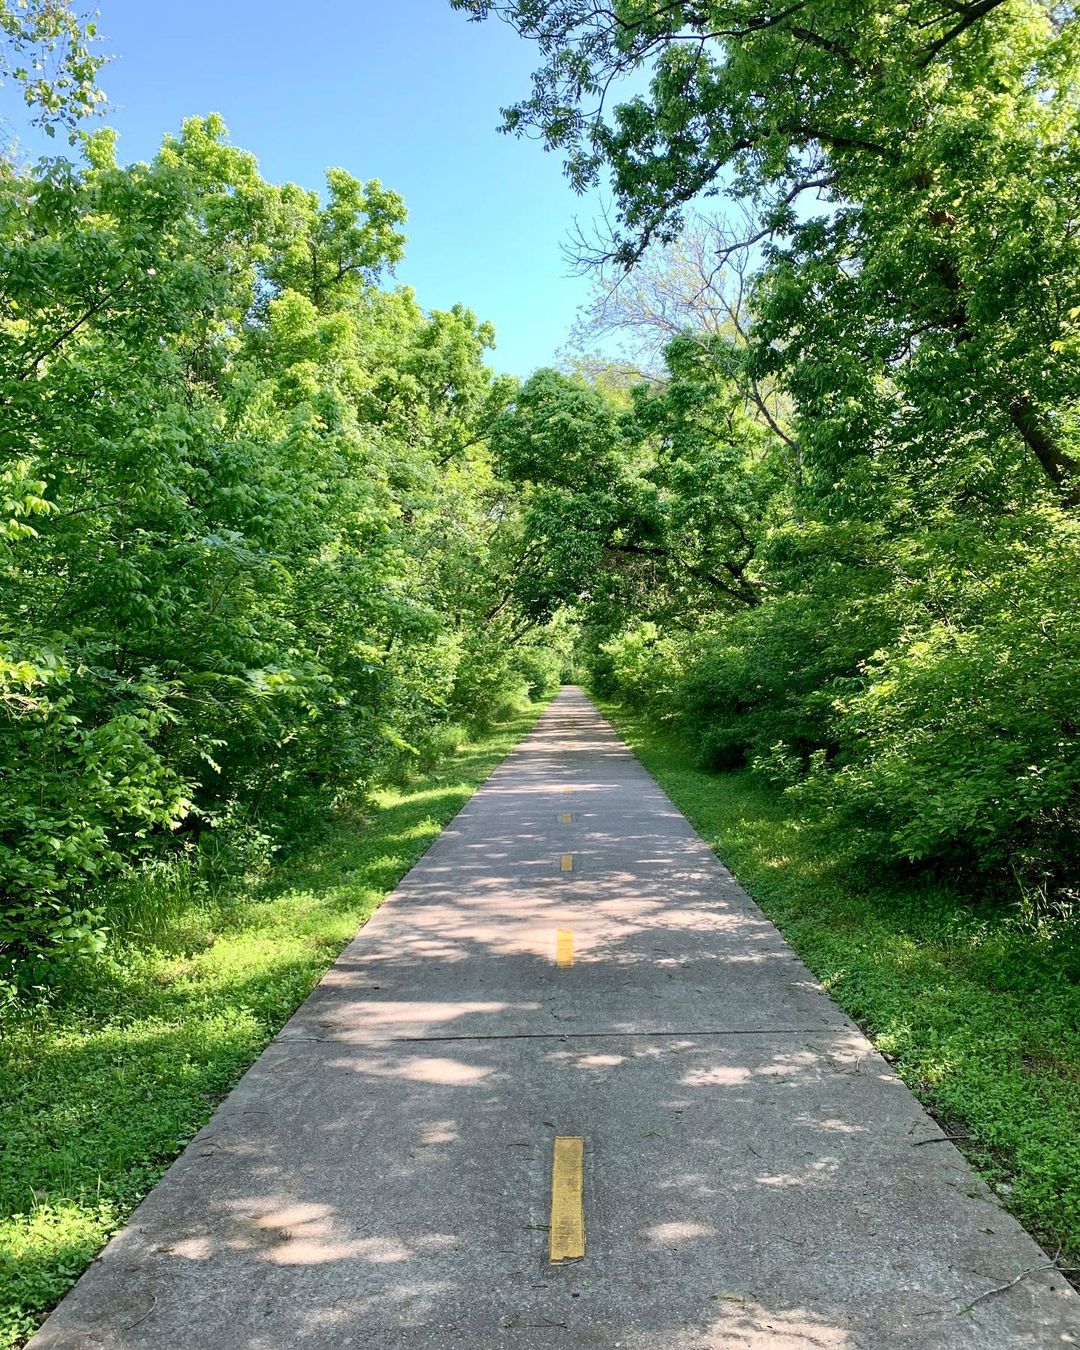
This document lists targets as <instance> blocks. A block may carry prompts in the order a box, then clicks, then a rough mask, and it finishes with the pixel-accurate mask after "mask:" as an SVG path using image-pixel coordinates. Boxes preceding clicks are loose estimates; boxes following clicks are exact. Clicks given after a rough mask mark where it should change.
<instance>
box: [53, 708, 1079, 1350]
mask: <svg viewBox="0 0 1080 1350" xmlns="http://www.w3.org/2000/svg"><path fill="white" fill-rule="evenodd" d="M567 789H569V791H567ZM567 859H569V864H568V865H567V862H566V860H567ZM560 933H562V934H564V935H568V936H569V942H567V941H566V938H565V937H564V940H563V946H562V947H561V948H560V946H559V943H558V934H560ZM560 951H561V952H562V953H563V954H564V956H565V958H566V959H565V960H563V961H562V962H561V963H560V962H559V960H558V959H557V958H558V955H559V952H560ZM568 952H572V957H570V956H566V953H568ZM939 1135H940V1131H939V1130H938V1128H937V1127H936V1125H935V1124H934V1122H933V1121H932V1120H930V1119H929V1118H928V1117H927V1116H926V1114H925V1113H924V1112H923V1111H922V1109H921V1108H920V1107H919V1105H918V1104H917V1102H916V1101H915V1100H914V1098H913V1097H912V1096H911V1094H910V1093H909V1092H908V1091H907V1089H906V1088H905V1087H904V1086H903V1085H902V1084H901V1083H900V1081H899V1080H898V1079H897V1078H896V1076H895V1075H894V1074H893V1073H892V1072H891V1070H890V1069H889V1066H888V1065H887V1064H886V1063H885V1061H884V1060H883V1059H882V1058H881V1057H880V1056H879V1055H878V1054H877V1053H876V1052H875V1051H874V1050H873V1049H872V1047H871V1046H870V1045H869V1043H868V1042H867V1041H866V1039H865V1038H864V1037H863V1035H862V1034H861V1033H860V1032H859V1031H858V1029H857V1028H856V1027H855V1026H854V1025H853V1024H852V1023H851V1022H850V1021H849V1019H847V1018H846V1017H845V1016H844V1015H843V1014H842V1013H841V1012H840V1010H839V1009H838V1008H837V1007H836V1006H835V1004H833V1003H832V1001H831V1000H830V999H829V998H828V997H827V996H826V995H825V993H824V991H823V990H822V989H821V987H820V985H819V984H818V983H817V981H816V980H814V978H813V977H812V976H811V974H810V972H809V971H807V970H806V968H805V967H804V966H803V965H802V964H801V962H799V961H798V959H797V958H796V957H795V956H794V954H793V952H792V951H791V949H790V948H789V947H788V946H787V944H786V943H785V942H784V941H783V939H782V938H781V936H780V934H779V933H778V932H777V930H776V929H775V928H774V927H773V925H772V924H770V923H769V922H768V921H767V920H766V919H765V918H764V916H763V915H762V914H761V912H760V911H759V910H758V909H757V907H756V906H755V905H754V904H753V902H752V901H751V900H750V899H749V897H748V896H747V895H746V894H745V893H744V892H743V891H742V890H741V889H740V887H739V886H738V885H737V884H736V883H735V881H734V880H733V878H732V877H731V875H730V874H729V873H728V872H727V871H726V870H725V869H724V868H723V867H722V866H721V864H720V863H719V862H718V861H717V860H716V858H715V857H714V856H713V855H712V853H711V852H710V851H709V849H708V848H707V847H706V846H705V845H704V843H702V841H701V840H700V839H699V838H698V837H697V836H696V835H695V834H694V833H693V831H692V830H691V829H690V827H689V825H688V824H687V822H686V820H685V819H684V818H683V817H682V816H681V815H680V814H679V813H678V812H677V811H676V810H675V809H674V808H673V807H672V805H671V803H670V802H669V801H668V799H667V798H666V797H665V796H664V794H663V793H661V792H660V790H659V789H658V788H657V787H656V785H655V784H654V783H653V782H652V780H651V779H650V778H649V777H648V775H647V774H646V773H645V772H644V770H643V769H642V768H641V767H640V765H639V764H638V763H637V762H636V761H635V760H634V759H633V757H632V756H631V755H630V754H629V753H628V752H627V751H626V750H625V748H624V747H622V745H621V744H620V743H619V741H618V740H617V738H616V737H615V736H614V734H613V733H612V732H611V730H610V728H609V727H608V726H607V724H606V723H604V722H603V721H602V719H600V718H599V717H598V716H597V714H596V713H595V710H593V709H592V707H591V705H590V704H589V703H588V702H587V701H586V700H585V699H584V698H583V697H582V696H581V695H580V693H578V692H576V691H565V692H564V693H563V695H562V696H561V697H560V698H559V699H558V700H557V701H556V702H555V704H553V705H552V707H551V708H550V709H549V711H548V713H547V714H546V715H545V717H544V718H543V719H542V720H541V722H540V723H539V724H538V726H537V728H536V730H535V731H534V732H533V733H532V734H531V735H530V736H529V737H528V738H527V739H526V740H525V741H524V742H523V744H522V745H521V746H520V747H519V749H518V750H517V751H516V752H515V753H514V754H513V755H512V756H511V757H510V758H509V759H508V760H507V761H506V762H505V763H504V764H503V765H502V766H501V767H500V768H499V769H498V770H497V771H496V772H495V773H494V774H493V775H492V777H491V779H490V780H489V781H488V783H487V784H486V785H485V787H484V788H483V789H482V790H481V791H480V792H479V793H477V794H476V796H475V797H474V798H473V799H472V801H471V802H470V803H469V804H468V806H466V807H465V809H464V810H463V811H462V812H461V813H460V815H459V816H458V817H457V818H456V819H455V820H454V821H453V822H452V824H451V825H450V826H449V827H448V828H447V829H446V830H445V831H444V833H443V834H442V835H441V836H440V837H439V839H438V840H437V841H436V842H435V844H434V845H433V846H432V848H431V849H430V850H429V851H428V853H427V855H426V856H425V857H424V858H423V859H422V860H421V862H420V863H419V864H418V865H417V866H416V867H415V868H414V869H413V871H412V872H411V873H410V874H409V876H408V877H407V878H406V879H405V880H404V882H403V883H402V884H401V886H400V887H399V888H398V890H397V891H396V892H395V894H394V895H393V896H392V897H391V898H390V899H389V900H388V901H387V902H386V904H384V906H383V907H382V909H381V910H380V911H379V912H378V913H377V914H376V915H375V917H374V918H373V919H372V920H371V922H370V923H369V924H368V926H367V927H366V928H365V929H364V930H363V931H362V932H361V933H360V934H359V936H358V937H357V939H356V940H355V941H354V942H353V943H352V944H351V945H350V946H349V948H348V949H347V950H346V951H345V952H344V953H343V954H342V956H341V958H340V959H339V961H338V962H337V963H336V964H335V966H334V967H333V969H332V970H331V971H330V972H329V973H328V974H327V976H326V977H325V979H324V980H323V981H322V983H321V984H320V985H319V987H318V988H317V989H316V990H315V992H314V993H313V994H312V996H311V997H310V998H309V999H308V1000H307V1002H306V1003H305V1004H304V1005H303V1007H301V1008H300V1009H299V1011H298V1012H297V1013H296V1015H295V1016H294V1017H293V1018H292V1020H291V1021H290V1022H289V1024H288V1025H287V1026H286V1027H285V1028H284V1030H283V1031H282V1032H281V1034H280V1035H279V1036H278V1037H277V1038H276V1040H275V1041H274V1042H273V1044H272V1045H271V1046H270V1047H269V1048H268V1049H267V1051H266V1052H265V1054H263V1056H262V1057H261V1058H260V1059H259V1061H258V1062H257V1063H256V1064H255V1065H254V1067H253V1068H252V1069H251V1071H250V1072H249V1073H248V1074H247V1075H246V1077H245V1078H244V1080H243V1081H242V1082H241V1084H240V1085H239V1087H238V1088H237V1089H236V1090H235V1091H234V1092H233V1093H232V1094H231V1095H230V1097H229V1098H228V1099H227V1100H226V1101H225V1102H224V1103H223V1105H222V1106H221V1108H220V1109H219V1111H218V1112H217V1113H216V1115H215V1116H214V1118H213V1119H212V1120H211V1121H210V1123H209V1124H208V1125H207V1126H206V1128H205V1129H204V1130H203V1131H202V1132H201V1133H200V1134H199V1135H198V1136H197V1138H196V1139H195V1140H194V1141H193V1143H192V1144H191V1146H190V1147H189V1148H188V1149H187V1150H186V1152H185V1153H184V1155H183V1156H182V1157H181V1158H180V1159H179V1160H178V1162H177V1163H176V1164H175V1165H174V1166H173V1168H172V1169H171V1170H170V1172H169V1173H168V1174H167V1176H166V1177H165V1179H164V1180H163V1182H162V1183H161V1184H160V1186H159V1187H158V1188H157V1189H156V1190H155V1191H154V1192H153V1193H152V1194H151V1195H150V1197H149V1198H148V1199H147V1200H146V1202H145V1203H144V1204H143V1205H142V1206H141V1207H140V1209H139V1211H138V1212H137V1213H136V1215H135V1216H134V1218H133V1220H132V1223H131V1224H130V1225H129V1227H128V1228H127V1229H126V1230H125V1231H124V1232H123V1233H122V1234H121V1235H120V1236H119V1237H118V1238H117V1239H116V1240H115V1241H114V1242H113V1243H112V1244H111V1245H110V1247H109V1248H108V1249H107V1251H106V1252H105V1254H104V1256H103V1258H102V1259H101V1261H100V1262H98V1263H97V1265H96V1266H95V1267H94V1268H93V1269H92V1270H91V1272H90V1273H89V1274H88V1275H87V1276H86V1277H85V1278H84V1280H83V1281H81V1282H80V1284H79V1286H78V1287H77V1288H76V1290H75V1291H74V1293H73V1294H72V1295H71V1296H70V1297H69V1298H68V1299H67V1300H66V1301H65V1302H64V1304H62V1305H61V1307H60V1309H59V1310H58V1311H57V1312H56V1313H55V1314H54V1316H53V1317H52V1318H51V1319H50V1320H49V1322H48V1323H47V1324H46V1327H45V1328H44V1330H43V1331H42V1333H41V1335H40V1336H39V1337H38V1338H37V1339H36V1341H35V1342H34V1345H35V1347H36V1350H74V1347H83V1346H88V1345H93V1346H94V1347H104V1348H105V1350H109V1348H113V1350H120V1348H121V1347H123V1348H124V1350H127V1348H128V1347H131V1348H132V1350H135V1347H140V1348H143V1347H145V1348H146V1350H149V1348H150V1347H176V1350H189V1348H190V1350H196V1348H197V1347H210V1346H215V1347H216V1346H221V1345H228V1346H231V1347H232V1346H243V1347H252V1348H258V1350H276V1348H277V1347H285V1346H310V1347H312V1348H313V1350H314V1348H315V1347H338V1346H341V1347H346V1346H379V1347H383V1346H395V1345H402V1346H411V1347H431V1350H436V1348H437V1350H445V1348H447V1347H456V1346H462V1347H469V1348H470V1350H484V1347H489V1346H490V1347H495V1346H567V1347H571V1346H585V1345H591V1346H621V1347H626V1348H627V1350H631V1348H634V1350H646V1348H648V1350H697V1348H699V1347H701V1348H704V1347H716V1348H717V1350H721V1348H723V1350H726V1348H727V1347H755V1350H757V1348H761V1347H770V1348H775V1347H779V1348H780V1350H787V1347H792V1350H794V1347H808V1346H809V1347H817V1346H822V1347H845V1348H848V1347H850V1348H852V1350H854V1348H855V1347H860V1348H861V1350H877V1348H878V1347H911V1350H915V1347H919V1348H920V1350H922V1348H923V1347H942V1348H944V1347H986V1350H991V1348H992V1350H998V1348H999V1347H1009V1346H1044V1345H1056V1346H1063V1345H1076V1344H1080V1312H1078V1309H1080V1300H1078V1299H1077V1298H1076V1296H1075V1295H1074V1294H1072V1292H1071V1291H1069V1289H1068V1287H1067V1286H1066V1285H1065V1283H1064V1281H1063V1280H1062V1279H1061V1278H1060V1276H1058V1275H1057V1274H1056V1273H1049V1274H1048V1273H1034V1274H1032V1275H1031V1276H1030V1277H1028V1278H1026V1279H1024V1280H1022V1281H1019V1282H1017V1283H1016V1284H1015V1285H1013V1286H1011V1287H1010V1288H1009V1289H1007V1290H1003V1291H1001V1292H999V1293H996V1294H994V1295H993V1296H992V1297H989V1298H984V1299H981V1300H979V1301H977V1302H975V1306H974V1307H971V1306H970V1305H971V1304H972V1303H973V1300H978V1299H979V1296H980V1295H982V1294H984V1293H985V1291H986V1290H988V1289H991V1288H994V1287H996V1286H998V1285H1001V1284H1004V1283H1005V1282H1006V1281H1007V1280H1009V1279H1011V1278H1012V1276H1013V1275H1015V1274H1017V1273H1018V1272H1019V1271H1022V1270H1024V1269H1025V1268H1027V1267H1032V1266H1035V1265H1037V1264H1039V1262H1040V1261H1041V1260H1042V1258H1041V1254H1040V1253H1039V1251H1038V1248H1036V1247H1035V1245H1034V1243H1032V1242H1031V1240H1030V1239H1029V1238H1027V1237H1026V1235H1025V1234H1024V1233H1023V1232H1022V1230H1020V1229H1019V1227H1018V1226H1017V1225H1016V1223H1015V1222H1014V1221H1013V1220H1011V1219H1010V1218H1008V1216H1006V1215H1005V1214H1004V1213H1003V1212H1002V1211H1001V1210H1000V1208H999V1207H998V1206H997V1204H996V1203H995V1202H994V1200H993V1198H992V1197H991V1195H990V1194H989V1192H988V1191H987V1189H986V1188H985V1187H984V1186H983V1185H982V1184H981V1183H979V1182H978V1181H977V1180H976V1179H975V1177H974V1176H973V1174H972V1173H971V1172H970V1170H969V1169H968V1167H967V1166H966V1164H965V1163H964V1162H963V1160H962V1158H961V1157H960V1155H959V1154H958V1153H957V1152H956V1151H955V1150H954V1149H953V1147H952V1146H951V1145H950V1144H949V1143H947V1142H943V1143H939V1144H937V1145H935V1147H933V1148H925V1147H920V1146H919V1145H921V1144H923V1143H925V1142H927V1141H928V1140H931V1139H934V1138H937V1137H939ZM556 1136H559V1137H562V1138H567V1137H569V1138H573V1139H581V1140H583V1141H584V1154H583V1156H584V1170H583V1174H582V1176H581V1178H580V1183H581V1195H580V1203H581V1206H582V1213H583V1215H584V1227H585V1233H586V1236H587V1242H586V1246H585V1254H584V1257H583V1258H582V1259H581V1260H578V1261H571V1262H567V1263H564V1264H552V1263H551V1261H550V1260H549V1245H548V1243H549V1239H548V1230H547V1226H548V1221H549V1206H550V1203H551V1195H552V1161H551V1160H552V1144H553V1140H554V1139H555V1137H556ZM965 1310H966V1311H965Z"/></svg>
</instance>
